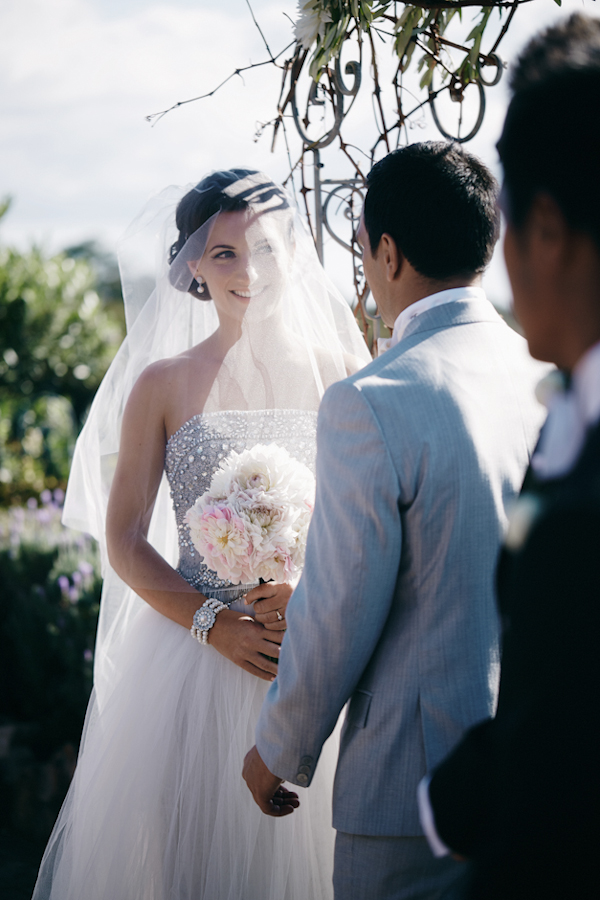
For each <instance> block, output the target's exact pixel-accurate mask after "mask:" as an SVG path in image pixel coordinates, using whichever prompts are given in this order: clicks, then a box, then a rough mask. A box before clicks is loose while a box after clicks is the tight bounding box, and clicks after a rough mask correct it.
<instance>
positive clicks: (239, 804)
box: [34, 410, 337, 900]
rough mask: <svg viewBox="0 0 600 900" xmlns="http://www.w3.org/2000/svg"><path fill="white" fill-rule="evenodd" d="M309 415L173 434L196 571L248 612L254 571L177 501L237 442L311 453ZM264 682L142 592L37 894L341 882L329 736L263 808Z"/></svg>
mask: <svg viewBox="0 0 600 900" xmlns="http://www.w3.org/2000/svg"><path fill="white" fill-rule="evenodd" d="M315 429H316V413H315V412H311V411H309V412H304V411H295V410H267V411H258V412H255V411H241V412H236V411H234V412H218V413H208V414H202V415H199V416H195V417H194V418H193V419H191V420H190V421H189V422H186V423H185V424H184V425H183V426H182V427H181V428H180V429H179V430H178V431H177V432H176V433H175V434H174V435H173V436H172V437H171V439H170V440H169V442H168V445H167V450H166V457H165V471H166V474H167V477H168V479H169V484H170V488H171V496H172V499H173V506H174V511H175V516H176V520H177V529H178V536H179V552H180V558H179V566H178V568H179V571H180V572H181V574H182V575H183V576H184V578H185V579H186V580H187V581H188V582H189V583H190V584H193V585H194V586H195V587H197V588H198V589H199V590H200V591H202V592H203V593H205V594H208V595H209V596H215V597H216V596H219V597H224V598H226V599H227V601H228V602H229V601H232V602H231V608H232V609H240V610H242V609H243V610H244V611H245V612H246V613H249V614H251V613H252V608H251V607H246V606H245V605H244V603H243V600H241V599H240V598H241V594H243V593H244V592H245V591H246V590H247V589H248V588H247V587H244V586H241V587H240V586H231V585H229V584H227V583H226V582H223V581H221V580H220V579H219V578H218V577H217V576H216V574H215V573H214V572H213V571H211V570H209V569H207V568H206V566H204V565H203V563H202V561H201V559H200V557H199V556H198V553H197V552H196V551H195V550H194V548H193V546H192V545H191V542H190V539H189V532H188V529H187V526H186V525H185V524H184V523H183V517H184V515H185V512H186V511H187V509H188V508H189V507H190V506H191V505H192V504H193V502H194V500H195V499H196V497H198V496H199V495H200V494H201V493H203V492H204V491H205V490H206V489H207V488H208V485H209V484H210V480H211V476H212V474H213V472H214V470H215V469H216V468H217V467H218V465H219V463H220V462H221V460H222V459H224V458H226V457H227V455H228V454H229V453H230V452H231V451H232V450H236V451H240V450H243V449H245V448H251V447H252V446H254V445H255V444H257V443H270V442H275V443H277V444H279V445H280V446H282V447H284V448H285V449H286V450H288V451H289V452H290V454H292V455H293V456H294V457H296V458H297V459H299V460H300V461H301V462H303V463H305V464H307V465H309V466H310V467H311V468H313V467H314V455H315ZM268 687H269V684H268V682H265V681H262V680H261V679H258V678H256V677H255V676H253V675H251V674H249V673H248V672H245V671H244V670H243V669H240V668H239V667H238V666H236V665H234V664H233V663H232V662H230V661H229V660H227V659H225V657H223V656H221V655H220V654H219V653H218V652H217V651H216V650H215V649H214V648H213V647H211V646H210V645H208V646H200V645H199V644H198V642H197V641H195V640H193V639H192V638H191V637H190V634H189V632H188V631H187V630H186V629H184V628H182V627H181V626H179V625H177V624H175V623H174V622H172V621H171V620H170V619H167V618H165V617H164V616H162V615H160V614H159V613H157V612H156V611H155V610H153V609H152V608H151V607H149V606H146V605H144V608H143V609H142V610H141V612H139V613H138V614H137V616H136V617H135V620H134V621H133V623H132V625H131V627H129V628H128V630H127V634H126V635H125V638H124V640H123V643H122V648H121V651H120V660H119V671H118V677H117V679H116V681H115V686H114V689H113V690H112V691H111V693H110V696H108V698H107V699H106V701H104V702H103V706H102V709H99V708H98V703H97V702H96V700H95V697H94V695H92V699H91V701H90V708H89V711H88V716H87V720H86V726H85V729H84V738H83V741H82V747H81V751H80V757H79V761H78V765H77V770H76V773H75V778H74V780H73V784H72V785H71V789H70V791H69V795H68V797H67V799H66V801H65V804H64V806H63V809H62V811H61V813H60V816H59V819H58V821H57V824H56V826H55V829H54V832H53V835H52V838H51V840H50V843H49V845H48V848H47V850H46V854H45V857H44V860H43V863H42V867H41V870H40V875H39V878H38V884H37V886H36V892H35V894H34V900H41V898H52V900H325V898H331V897H332V895H333V891H332V887H331V876H332V868H333V843H334V831H333V829H332V827H331V793H332V785H333V776H334V770H335V762H336V758H337V746H336V740H335V738H332V739H330V741H329V742H328V744H327V745H326V746H325V748H324V751H323V753H322V755H321V757H320V760H319V766H318V769H317V772H316V774H315V778H314V779H313V782H312V784H311V787H310V788H309V789H308V790H302V789H299V794H300V800H301V806H300V809H298V810H297V811H296V812H294V813H293V814H292V815H290V816H287V817H285V818H283V819H273V818H270V817H267V816H265V815H263V814H262V813H261V812H260V810H259V809H258V807H257V806H256V805H255V803H254V801H253V799H252V797H251V795H250V793H249V791H248V789H247V788H246V785H245V783H244V781H243V780H242V777H241V771H242V763H243V759H244V756H245V754H246V752H247V751H248V749H249V748H250V747H251V746H252V745H253V743H254V729H255V725H256V721H257V718H258V714H259V710H260V707H261V704H262V701H263V698H264V696H265V693H266V691H267V690H268Z"/></svg>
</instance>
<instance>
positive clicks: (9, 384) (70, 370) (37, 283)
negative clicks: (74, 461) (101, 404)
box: [0, 204, 125, 505]
mask: <svg viewBox="0 0 600 900" xmlns="http://www.w3.org/2000/svg"><path fill="white" fill-rule="evenodd" d="M5 205H6V204H5ZM2 214H3V213H2V209H0V217H1V215H2ZM119 301H120V296H119V293H118V273H117V270H116V264H115V263H114V261H113V260H112V258H111V257H109V256H107V255H106V254H103V253H101V252H100V251H99V250H98V249H97V248H96V247H95V245H94V244H91V243H87V244H82V245H80V246H78V247H72V248H71V249H70V250H67V251H65V252H64V253H60V254H57V255H56V256H52V257H48V256H47V255H45V254H44V253H43V252H42V250H40V249H39V248H37V247H33V248H32V249H31V250H29V251H27V252H25V253H21V252H18V251H17V250H14V249H11V248H8V247H1V246H0V504H4V505H7V504H8V503H9V502H12V503H15V502H21V503H22V502H24V501H25V500H26V499H27V498H28V497H31V496H33V495H39V494H40V493H41V491H43V490H44V489H45V488H50V489H54V488H56V487H59V486H60V487H64V486H65V484H66V479H67V475H68V469H69V462H70V457H71V453H72V449H73V445H74V442H75V438H76V436H77V434H78V432H79V430H80V428H81V425H82V423H83V420H84V417H85V414H86V412H87V410H88V408H89V405H90V403H91V401H92V398H93V396H94V393H95V391H96V389H97V388H98V385H99V384H100V381H101V380H102V377H103V375H104V373H105V372H106V369H107V368H108V366H109V364H110V362H111V360H112V358H113V356H114V354H115V352H116V350H117V348H118V346H119V344H120V343H121V341H122V339H123V336H124V331H125V328H124V320H123V313H122V304H121V303H120V302H119Z"/></svg>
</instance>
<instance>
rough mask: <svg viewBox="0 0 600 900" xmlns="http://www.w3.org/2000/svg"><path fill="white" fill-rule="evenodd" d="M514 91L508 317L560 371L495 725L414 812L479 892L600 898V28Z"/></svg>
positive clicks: (517, 578) (504, 578)
mask: <svg viewBox="0 0 600 900" xmlns="http://www.w3.org/2000/svg"><path fill="white" fill-rule="evenodd" d="M512 86H513V90H514V96H513V99H512V102H511V104H510V108H509V111H508V114H507V118H506V123H505V126H504V131H503V133H502V137H501V139H500V142H499V144H498V149H499V152H500V157H501V160H502V164H503V167H504V176H505V182H504V190H503V208H504V212H505V215H506V219H507V232H506V239H505V245H504V252H505V257H506V264H507V267H508V271H509V275H510V279H511V284H512V288H513V296H514V310H515V314H516V316H517V318H518V320H519V322H520V323H521V325H522V327H523V329H524V332H525V335H526V338H527V341H528V343H529V348H530V351H531V353H532V355H533V356H534V357H536V358H537V359H540V360H547V361H550V362H553V363H555V364H556V365H557V366H558V368H559V369H560V370H561V372H562V373H563V378H562V379H560V378H558V379H555V384H554V386H552V385H548V384H547V385H546V395H547V396H546V400H547V405H548V407H549V417H548V421H547V423H546V425H545V427H544V430H543V431H542V436H541V438H540V442H539V444H538V448H537V450H536V453H535V454H534V456H533V459H532V464H531V467H530V470H529V472H528V474H527V476H526V478H525V483H524V486H523V491H522V493H521V496H520V499H519V501H518V502H517V504H516V506H515V508H514V510H513V513H512V518H511V520H510V522H509V529H508V533H507V537H506V543H505V546H504V548H503V551H502V554H501V557H500V562H499V569H498V601H499V607H500V612H501V616H502V622H503V654H502V675H501V684H500V697H499V703H498V710H497V714H496V717H495V718H494V719H490V720H487V721H484V722H482V723H481V724H480V725H478V726H475V727H474V728H473V729H472V730H471V731H470V732H468V734H467V736H466V737H465V738H464V739H463V741H462V742H461V743H460V744H459V745H458V747H457V748H456V749H455V750H454V751H453V753H452V754H451V755H450V756H449V757H447V759H446V760H445V761H444V762H443V763H442V764H441V765H440V766H439V767H438V768H437V769H436V770H435V771H434V774H433V777H432V779H431V780H430V782H429V784H427V781H424V782H423V783H422V784H421V787H420V805H421V816H422V821H423V823H424V825H425V828H426V831H427V833H428V837H429V838H430V844H431V846H432V848H433V849H434V851H435V852H436V855H440V856H441V855H443V854H444V853H445V852H448V851H449V850H451V851H452V852H453V853H454V854H455V855H460V856H463V857H466V858H468V859H470V860H471V861H472V863H471V866H470V872H469V879H468V880H469V887H468V890H467V895H468V896H469V897H470V898H472V900H475V898H477V900H484V898H485V900H496V898H498V900H500V898H502V900H521V898H522V900H533V898H538V897H539V898H544V900H553V898H561V900H562V898H577V900H586V898H592V897H593V898H597V897H599V896H600V871H599V870H598V864H597V854H598V847H599V846H600V767H599V764H598V755H599V750H600V743H599V740H598V733H599V728H598V718H599V713H598V709H599V705H598V696H599V694H600V653H599V651H598V640H599V638H600V177H599V171H598V170H599V163H600V21H599V20H595V19H590V18H588V17H585V16H581V15H576V16H572V17H571V18H570V19H569V20H567V21H566V23H563V24H562V25H560V26H557V27H554V28H551V29H549V30H548V31H547V32H545V33H544V34H543V35H542V36H541V37H539V38H537V39H536V40H535V41H533V42H532V43H531V44H530V45H529V47H528V48H527V49H526V50H525V52H524V54H523V56H522V58H521V60H520V61H519V64H518V66H517V69H516V71H515V74H514V75H513V80H512ZM556 374H557V375H558V374H559V373H556ZM561 380H562V384H560V383H557V382H560V381H561ZM432 812H433V816H432Z"/></svg>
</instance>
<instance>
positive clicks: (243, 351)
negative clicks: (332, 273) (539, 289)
mask: <svg viewBox="0 0 600 900" xmlns="http://www.w3.org/2000/svg"><path fill="white" fill-rule="evenodd" d="M180 197H181V194H180V193H179V194H178V196H177V200H178V203H177V205H176V209H175V203H174V198H173V191H172V190H170V191H167V192H166V194H163V195H162V196H161V197H160V198H159V200H157V201H154V202H153V203H151V204H150V205H149V206H148V207H147V209H146V210H145V211H144V213H143V214H142V216H141V218H140V219H139V220H138V221H137V222H136V223H134V226H132V228H131V229H130V232H129V234H128V240H127V242H126V244H127V246H130V247H134V246H138V245H139V244H140V242H141V241H142V239H143V237H144V235H145V234H146V233H153V234H156V233H157V231H160V225H161V224H162V223H161V219H162V220H164V217H165V211H164V207H165V205H166V206H167V216H166V218H167V223H166V225H164V226H163V227H162V234H161V236H162V242H163V244H165V243H166V246H170V252H169V253H168V254H167V253H165V252H164V251H163V253H162V257H161V260H160V261H159V265H160V266H161V267H162V272H159V275H158V278H157V282H156V286H155V289H154V290H153V292H152V294H151V296H150V297H149V298H146V297H144V296H143V295H140V291H139V288H138V287H136V286H135V285H133V286H132V285H130V284H129V283H128V281H127V278H124V285H123V288H124V298H125V304H126V316H127V327H128V336H127V338H126V340H125V342H124V344H123V346H122V347H121V349H120V351H119V353H118V354H117V357H116V358H115V360H114V362H113V364H112V366H111V368H110V370H109V372H108V373H107V376H106V378H105V380H104V382H103V384H102V386H101V388H100V391H99V392H98V395H97V397H96V400H95V401H94V405H93V407H92V410H91V412H90V415H89V417H88V420H87V422H86V425H85V428H84V431H83V432H82V435H81V437H80V439H79V441H78V445H77V449H76V453H75V458H74V462H73V468H72V472H71V478H70V481H69V489H68V492H67V501H66V505H65V522H66V523H67V524H68V525H71V526H72V527H76V528H80V529H82V530H86V531H88V532H91V533H92V534H94V535H95V536H96V537H97V538H98V540H99V542H100V548H101V555H102V563H103V576H104V589H103V598H102V603H101V614H100V622H99V627H98V637H97V648H96V659H95V671H94V691H93V693H92V697H91V699H90V705H89V709H88V713H87V717H86V723H85V726H84V733H83V738H82V744H81V750H80V755H79V761H78V765H77V770H76V773H75V777H74V779H73V783H72V785H71V788H70V791H69V794H68V796H67V799H66V801H65V804H64V806H63V808H62V810H61V813H60V815H59V818H58V821H57V823H56V825H55V828H54V831H53V833H52V836H51V838H50V841H49V844H48V847H47V849H46V853H45V855H44V859H43V861H42V865H41V869H40V873H39V876H38V882H37V885H36V889H35V892H34V898H35V900H42V898H52V900H70V898H72V900H75V898H77V900H82V898H85V900H99V898H105V900H226V898H227V900H309V898H311V900H321V898H329V897H331V895H332V888H331V870H332V859H333V835H334V832H333V829H332V828H331V810H330V804H331V800H330V795H331V787H332V781H333V771H334V766H335V756H336V748H335V746H334V742H333V740H332V741H330V743H329V747H328V748H326V750H325V752H324V753H323V755H322V757H321V760H320V763H319V770H318V772H317V775H316V777H315V780H314V781H313V786H312V788H311V791H310V792H306V795H303V797H302V805H301V808H300V810H299V811H298V812H297V813H296V814H295V815H293V816H288V817H285V818H282V819H281V821H278V820H277V819H273V818H270V817H267V816H264V815H262V813H261V812H260V811H259V810H258V808H257V807H256V806H255V804H254V801H253V800H252V797H251V796H250V794H249V793H248V791H247V790H246V789H245V786H244V784H243V782H242V781H241V775H240V773H241V769H242V762H243V758H244V755H245V753H246V751H247V749H248V747H249V746H251V745H252V744H253V743H254V726H255V723H256V720H257V718H258V713H259V710H260V706H261V703H262V700H263V697H264V695H265V693H266V690H267V688H268V684H269V682H270V681H272V680H273V679H274V677H275V676H276V674H277V656H278V654H279V645H280V644H281V641H282V639H283V636H284V634H285V608H286V604H287V601H288V598H289V596H290V593H291V586H290V585H288V584H276V583H273V582H268V583H264V584H263V583H256V582H253V583H245V584H232V583H230V582H229V581H227V580H224V579H222V578H220V577H219V576H218V574H217V573H216V572H215V571H214V570H211V569H210V568H209V567H208V566H207V565H206V564H205V562H203V559H202V557H201V556H200V555H199V553H198V551H197V550H196V549H195V547H194V544H193V542H192V540H191V535H190V530H189V528H188V525H187V524H186V521H185V518H186V513H187V510H188V509H190V507H191V506H192V505H193V504H194V502H195V500H196V499H197V498H198V497H199V496H200V495H202V494H203V492H205V491H206V490H207V489H208V487H209V485H210V482H211V478H212V475H213V474H214V472H215V471H216V470H217V469H218V467H219V465H220V464H221V462H222V461H224V460H227V459H228V457H229V456H230V454H231V453H232V452H233V451H236V452H239V451H241V450H244V449H249V450H252V448H253V447H254V446H255V445H257V444H261V445H265V444H276V445H278V446H279V447H282V448H284V449H285V450H286V451H288V453H289V454H290V455H291V456H292V457H294V458H295V459H297V460H299V461H300V462H302V463H305V464H306V465H308V466H309V467H312V466H313V464H314V455H315V440H316V434H315V430H316V411H317V407H318V404H319V400H320V397H321V396H322V393H323V391H324V390H325V388H326V387H327V386H328V385H329V384H331V383H332V382H333V381H335V380H337V379H339V378H343V377H345V376H346V375H347V374H349V373H350V372H352V371H354V370H356V369H357V368H359V367H360V366H361V365H363V364H364V363H365V362H367V361H368V359H369V356H368V353H367V351H366V348H365V346H364V343H363V342H362V339H361V337H360V334H359V332H358V329H357V327H356V324H355V322H354V319H353V317H352V314H351V312H350V310H349V309H348V307H347V305H346V304H345V302H344V301H343V300H342V298H341V297H340V296H339V295H338V294H337V292H336V291H335V289H334V288H333V287H332V285H331V284H330V283H329V281H328V280H327V277H326V276H325V273H324V271H323V269H322V268H321V266H320V264H319V262H318V260H317V257H316V254H315V251H314V247H313V246H312V242H311V239H310V236H309V235H308V233H307V231H306V229H305V227H304V226H303V224H302V223H301V221H300V220H299V218H298V216H297V214H296V213H295V212H294V210H293V209H292V207H291V206H290V203H289V202H288V199H287V196H286V194H285V193H284V191H283V190H282V189H281V188H279V187H277V186H276V185H274V184H273V183H272V182H271V181H270V180H269V179H268V178H267V177H266V176H264V175H262V174H260V173H257V172H251V171H248V170H241V169H234V170H231V171H228V172H216V173H213V174H212V175H209V176H208V177H206V178H205V179H204V180H203V181H201V182H200V184H198V185H197V186H196V187H195V188H193V189H192V190H190V191H189V192H188V193H186V194H185V196H183V198H182V199H180ZM174 212H175V213H176V214H175V216H174V215H173V213H174ZM174 219H175V220H176V223H175V222H174ZM159 243H160V240H159ZM167 259H168V262H167ZM124 268H126V267H124ZM123 270H124V269H123ZM190 295H191V296H190ZM169 494H170V497H169ZM207 601H208V604H207ZM217 601H218V602H217ZM205 604H207V606H205ZM203 607H204V616H205V617H204V618H203V619H202V627H201V629H198V628H192V636H191V637H190V629H191V626H192V624H193V622H194V621H196V622H198V619H197V618H196V620H194V616H195V614H196V613H197V611H198V610H200V609H202V608H203ZM207 607H208V610H207ZM194 636H196V637H198V640H194V639H192V638H194ZM204 643H206V645H204ZM315 782H317V783H315ZM294 796H295V795H293V794H291V793H289V792H287V791H286V790H285V788H283V789H282V790H281V792H280V795H279V797H278V798H276V800H275V802H278V803H280V804H281V805H286V804H293V805H295V801H294V799H293V798H294Z"/></svg>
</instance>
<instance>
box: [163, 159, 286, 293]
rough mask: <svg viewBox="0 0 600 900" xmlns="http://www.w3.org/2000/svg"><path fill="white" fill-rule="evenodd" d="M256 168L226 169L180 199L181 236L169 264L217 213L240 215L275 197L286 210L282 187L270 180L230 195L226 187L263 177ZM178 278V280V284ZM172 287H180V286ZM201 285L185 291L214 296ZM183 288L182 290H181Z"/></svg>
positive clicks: (190, 286)
mask: <svg viewBox="0 0 600 900" xmlns="http://www.w3.org/2000/svg"><path fill="white" fill-rule="evenodd" d="M260 174H261V173H260V172H258V171H256V170H255V169H227V170H226V171H223V172H212V173H211V174H210V175H207V176H206V178H203V179H202V181H200V182H198V184H197V185H196V186H195V187H194V188H192V190H191V191H188V193H187V194H185V196H183V197H182V198H181V200H180V201H179V204H178V206H177V210H176V213H175V224H176V225H177V228H178V229H179V236H178V238H177V240H176V241H175V243H174V244H172V246H171V249H170V251H169V265H170V264H171V263H172V262H173V260H175V259H176V257H177V256H178V254H179V252H180V251H181V250H182V248H183V247H184V246H185V244H186V242H187V240H188V239H189V238H190V237H191V236H192V235H193V234H194V232H196V231H197V230H198V229H199V228H201V227H202V225H204V223H205V222H208V220H209V219H210V218H211V216H214V215H215V213H218V212H241V211H242V210H245V209H248V207H249V206H250V204H251V203H255V202H257V201H265V200H268V199H270V198H271V197H273V196H274V195H276V196H277V197H278V198H280V200H281V206H282V207H283V206H285V207H287V205H288V203H287V199H286V197H285V194H284V193H283V192H282V190H281V188H278V187H277V186H276V185H275V184H273V183H272V182H269V181H265V183H264V184H261V185H259V186H257V185H256V184H254V185H253V186H252V187H251V188H249V190H247V191H242V192H241V193H239V194H237V195H235V196H230V195H229V194H228V193H227V192H226V188H228V187H230V186H231V185H232V184H235V183H236V182H237V181H241V180H242V179H243V178H246V177H247V176H250V175H260ZM176 281H177V279H175V282H176ZM175 282H173V280H172V283H173V286H174V287H177V283H175ZM199 287H200V285H199V284H198V282H197V280H196V279H195V278H193V279H192V281H191V284H189V287H188V286H186V288H185V290H186V291H187V293H188V294H191V295H192V297H197V298H198V300H210V299H211V296H210V293H209V291H208V287H207V285H204V290H203V291H202V293H200V291H199ZM181 289H182V288H179V290H181Z"/></svg>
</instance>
